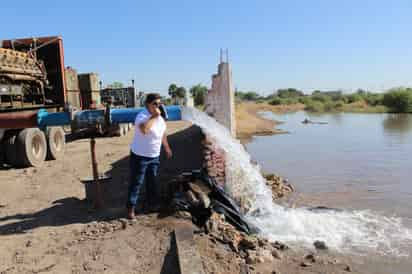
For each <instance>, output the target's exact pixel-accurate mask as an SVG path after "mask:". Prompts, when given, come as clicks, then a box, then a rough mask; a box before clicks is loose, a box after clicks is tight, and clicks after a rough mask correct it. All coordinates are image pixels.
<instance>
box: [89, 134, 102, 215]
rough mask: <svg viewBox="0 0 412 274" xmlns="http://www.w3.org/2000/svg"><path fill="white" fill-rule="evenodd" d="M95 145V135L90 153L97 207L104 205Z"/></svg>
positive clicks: (95, 204)
mask: <svg viewBox="0 0 412 274" xmlns="http://www.w3.org/2000/svg"><path fill="white" fill-rule="evenodd" d="M95 147H96V140H95V139H94V137H92V138H91V139H90V153H91V156H92V170H93V180H94V185H95V187H96V199H95V201H94V206H95V207H96V208H102V207H103V195H102V186H101V185H100V182H99V172H98V170H97V161H96V150H95Z"/></svg>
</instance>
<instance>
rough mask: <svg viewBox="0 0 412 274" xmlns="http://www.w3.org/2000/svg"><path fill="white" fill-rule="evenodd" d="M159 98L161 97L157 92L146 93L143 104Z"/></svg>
mask: <svg viewBox="0 0 412 274" xmlns="http://www.w3.org/2000/svg"><path fill="white" fill-rule="evenodd" d="M160 98H161V97H160V94H159V93H149V94H147V95H146V100H145V101H144V103H145V105H147V104H150V103H152V102H153V101H155V100H157V99H160Z"/></svg>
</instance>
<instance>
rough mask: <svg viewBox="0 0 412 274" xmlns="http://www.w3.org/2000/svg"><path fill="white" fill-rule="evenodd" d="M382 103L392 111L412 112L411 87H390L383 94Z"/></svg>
mask: <svg viewBox="0 0 412 274" xmlns="http://www.w3.org/2000/svg"><path fill="white" fill-rule="evenodd" d="M382 103H383V104H384V105H385V106H386V107H388V108H389V109H390V110H391V111H394V112H412V89H410V88H407V89H404V88H399V89H392V90H390V91H389V92H388V93H385V94H384V95H383V99H382Z"/></svg>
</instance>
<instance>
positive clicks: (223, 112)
mask: <svg viewBox="0 0 412 274" xmlns="http://www.w3.org/2000/svg"><path fill="white" fill-rule="evenodd" d="M227 59H228V58H227ZM205 111H206V113H207V114H208V115H210V116H212V117H214V118H215V119H216V121H218V122H219V123H221V124H222V125H224V126H225V127H227V128H228V129H229V131H230V132H231V134H232V136H233V137H236V118H235V93H234V89H233V82H232V70H231V67H230V64H229V62H228V60H226V62H224V61H223V60H222V57H221V61H220V64H219V67H218V73H217V74H214V75H213V76H212V88H211V89H210V90H209V92H208V94H207V96H206V109H205Z"/></svg>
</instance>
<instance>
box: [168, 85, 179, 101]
mask: <svg viewBox="0 0 412 274" xmlns="http://www.w3.org/2000/svg"><path fill="white" fill-rule="evenodd" d="M167 90H168V93H169V96H170V97H172V98H174V97H175V96H176V90H177V85H176V84H170V85H169V88H168V89H167Z"/></svg>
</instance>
